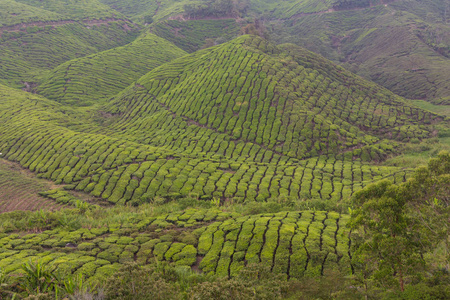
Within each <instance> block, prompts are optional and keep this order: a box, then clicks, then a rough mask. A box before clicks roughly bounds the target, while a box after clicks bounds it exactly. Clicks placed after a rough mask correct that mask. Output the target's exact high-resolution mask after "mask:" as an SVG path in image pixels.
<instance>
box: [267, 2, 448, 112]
mask: <svg viewBox="0 0 450 300" xmlns="http://www.w3.org/2000/svg"><path fill="white" fill-rule="evenodd" d="M406 2H408V3H406ZM418 2H419V1H395V2H393V3H389V4H386V5H379V6H375V7H372V8H367V9H362V10H347V11H345V10H344V11H334V12H325V13H318V14H302V15H298V16H294V17H292V18H290V19H287V20H284V21H281V22H279V21H277V22H274V23H273V25H268V28H269V29H270V30H271V32H272V33H273V35H272V36H273V38H274V39H275V40H276V41H277V42H278V43H283V42H287V41H289V42H294V43H296V44H298V45H301V46H303V47H306V48H308V49H309V50H311V51H314V52H317V53H320V54H322V55H324V56H325V57H327V58H329V59H332V60H334V61H336V62H339V63H340V64H342V65H343V66H344V67H346V68H347V69H349V70H351V71H353V72H355V73H356V74H359V75H362V76H363V77H365V78H368V79H370V80H372V81H375V82H377V83H379V84H380V85H382V86H384V87H386V88H388V89H390V90H391V91H393V92H395V93H397V94H399V95H401V96H404V97H406V98H411V99H425V100H428V101H433V102H436V103H442V104H443V103H448V97H449V96H450V90H449V87H448V84H447V82H448V80H449V78H448V74H449V73H448V72H447V70H448V69H449V68H450V58H449V55H448V49H449V46H450V39H449V36H448V34H446V32H448V31H449V30H450V27H449V26H448V24H446V23H445V22H443V21H442V19H439V18H438V17H439V15H438V14H437V12H436V13H435V14H432V13H430V14H428V15H426V16H423V14H420V9H419V8H422V9H424V10H425V11H433V10H432V9H427V8H424V7H423V6H425V5H426V4H427V3H430V2H427V1H425V3H422V2H421V3H420V4H419V3H418ZM414 13H417V15H416V14H414ZM268 24H270V22H268ZM271 26H273V27H271Z"/></svg>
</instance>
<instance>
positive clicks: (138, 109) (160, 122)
mask: <svg viewBox="0 0 450 300" xmlns="http://www.w3.org/2000/svg"><path fill="white" fill-rule="evenodd" d="M199 87H200V89H199ZM133 90H137V91H136V92H134V91H133ZM130 93H131V95H130ZM134 94H136V95H134ZM138 95H139V96H138ZM133 98H137V100H135V101H130V100H131V99H133ZM106 112H108V113H111V114H115V115H117V116H118V119H117V118H113V121H111V126H110V127H109V128H110V129H113V130H115V131H117V134H120V135H126V134H127V133H128V132H129V133H130V136H132V137H133V140H135V141H139V142H145V141H147V140H148V141H151V143H152V144H153V145H158V146H159V145H165V146H169V145H171V143H172V142H171V141H170V140H167V138H166V137H165V135H166V134H162V133H163V132H166V133H167V134H169V132H170V135H171V136H174V137H175V136H176V135H177V134H183V140H184V142H183V144H186V143H187V144H188V145H189V144H191V143H193V144H196V143H197V142H198V139H201V138H202V136H203V135H205V134H206V135H209V134H218V135H220V136H223V139H225V140H227V141H230V142H232V143H241V142H243V143H247V142H251V143H253V144H254V145H255V146H257V147H262V151H265V150H269V151H271V153H272V154H274V155H277V154H278V155H282V156H288V157H292V158H297V159H303V158H308V157H312V156H316V155H320V154H330V153H336V151H338V152H341V151H342V152H345V151H348V150H349V149H350V148H353V147H356V148H360V147H362V146H369V145H374V144H378V143H380V142H381V140H382V139H384V138H389V139H397V140H400V141H408V140H409V139H412V138H420V139H421V138H425V137H427V136H428V133H427V132H426V131H423V129H422V128H419V127H416V125H418V124H419V123H422V122H423V123H424V124H425V123H427V122H430V121H431V119H432V118H433V117H432V116H431V115H428V114H425V115H422V113H421V112H419V110H417V109H416V108H414V107H410V106H408V105H407V104H406V103H405V102H404V101H403V100H402V99H401V98H399V97H396V96H395V95H393V94H392V93H389V92H387V91H386V90H383V89H380V88H379V87H377V86H376V85H374V84H371V83H369V82H367V81H363V80H361V79H360V78H358V77H355V76H354V75H352V74H351V73H349V72H346V71H345V70H344V69H342V68H340V67H337V66H335V65H332V64H330V63H329V62H328V61H326V60H324V59H323V58H321V57H319V56H317V55H314V54H313V53H311V52H308V51H306V50H304V49H302V48H299V47H296V46H293V45H286V46H283V47H279V48H277V47H274V46H273V45H271V44H268V43H267V42H265V41H264V40H263V39H261V38H256V37H248V36H244V37H241V38H238V39H236V40H233V41H232V42H230V43H227V44H224V45H221V46H218V47H215V48H211V49H208V50H206V51H200V52H197V53H194V54H193V55H190V56H185V57H183V58H180V59H178V60H175V61H174V62H171V63H169V64H167V65H165V66H163V67H161V68H158V69H155V70H154V71H152V72H150V73H149V74H147V75H146V76H144V77H143V78H141V79H140V80H139V81H138V82H137V85H136V86H135V87H130V89H128V91H126V92H124V93H123V95H122V96H119V97H118V98H117V99H116V100H115V101H113V102H112V104H111V105H110V106H109V108H107V110H106ZM144 112H146V113H144ZM170 115H172V119H173V121H172V122H171V126H167V123H166V122H167V117H168V116H170ZM137 124H140V125H139V126H137ZM189 127H191V128H197V129H196V130H194V131H192V130H187V128H189ZM198 130H200V131H198ZM185 131H187V132H189V133H188V134H187V135H186V134H185V133H184V132H185ZM178 132H179V133H178ZM221 140H222V138H221V139H220V140H219V141H217V142H218V144H220V143H221V142H222V141H221ZM159 141H161V142H159ZM217 146H218V145H217ZM174 147H178V146H174ZM212 148H213V149H216V148H217V147H216V145H214V142H213V145H212ZM233 148H234V147H233ZM204 151H205V152H209V151H206V150H204ZM242 155H244V154H243V153H241V155H237V157H236V159H238V157H241V156H242ZM269 157H272V155H269ZM268 161H270V159H269V160H268Z"/></svg>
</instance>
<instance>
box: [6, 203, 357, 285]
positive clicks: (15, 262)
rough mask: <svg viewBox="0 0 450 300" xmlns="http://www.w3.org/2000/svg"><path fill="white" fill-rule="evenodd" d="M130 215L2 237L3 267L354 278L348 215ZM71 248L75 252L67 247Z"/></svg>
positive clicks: (97, 276) (90, 273)
mask: <svg viewBox="0 0 450 300" xmlns="http://www.w3.org/2000/svg"><path fill="white" fill-rule="evenodd" d="M144 211H145V210H144ZM119 215H120V213H119ZM128 215H129V216H132V218H133V222H132V223H123V222H122V221H121V220H119V219H116V220H114V218H111V216H108V217H106V216H102V217H98V216H97V217H96V218H95V219H94V220H90V221H88V220H85V221H87V222H90V223H92V222H94V224H95V222H102V220H105V221H109V222H111V223H109V224H107V225H106V226H102V227H100V228H91V229H87V228H79V229H77V230H74V229H72V230H70V231H67V230H65V229H64V228H62V227H59V226H56V228H55V229H52V230H47V231H43V232H41V233H37V234H27V235H24V236H20V235H18V234H4V233H3V234H2V233H0V245H1V249H2V250H1V251H0V258H1V259H0V268H2V269H4V270H5V272H7V273H11V274H19V273H20V272H22V271H21V267H22V262H23V258H24V256H26V257H27V259H29V260H30V259H31V260H36V259H41V260H43V261H45V263H47V264H50V265H54V266H57V267H58V269H59V270H60V271H61V272H69V273H74V274H83V275H84V276H85V278H87V279H90V280H105V279H106V277H107V276H111V274H113V273H114V272H117V270H118V268H119V267H120V266H121V264H125V263H127V262H137V263H139V264H148V263H151V262H152V261H154V260H158V261H168V262H173V263H174V264H175V265H176V266H186V267H194V268H198V269H199V270H202V271H203V272H206V273H212V274H217V275H218V276H220V277H226V276H229V275H232V276H233V275H236V274H238V272H239V271H240V270H241V269H242V268H244V266H245V265H246V264H252V263H263V264H267V265H269V266H270V268H271V270H272V271H273V272H276V273H281V274H284V275H285V276H286V277H288V278H289V277H292V278H302V277H315V276H320V274H323V272H324V271H325V272H327V271H328V270H332V269H340V270H342V272H343V274H350V273H351V268H350V257H349V255H350V252H349V231H348V229H346V226H345V225H346V223H347V221H348V216H345V215H343V216H341V215H339V214H337V213H328V212H322V211H316V212H312V211H301V212H282V213H275V214H263V215H251V216H241V215H240V214H238V213H227V212H223V211H221V210H218V209H208V210H206V209H188V210H185V211H176V212H173V213H170V214H162V215H158V216H151V217H146V216H145V214H144V213H128ZM55 217H56V216H55ZM0 218H1V216H0ZM47 218H51V215H48V216H47ZM81 218H82V217H81ZM80 221H81V220H80ZM94 224H91V225H94ZM69 243H71V244H73V245H76V246H75V247H73V248H67V247H66V245H67V244H69Z"/></svg>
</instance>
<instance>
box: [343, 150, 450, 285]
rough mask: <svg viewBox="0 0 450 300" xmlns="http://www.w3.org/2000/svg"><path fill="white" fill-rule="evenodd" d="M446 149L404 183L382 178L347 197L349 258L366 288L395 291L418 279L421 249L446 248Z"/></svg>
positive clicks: (449, 169) (449, 176) (449, 175)
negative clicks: (351, 251)
mask: <svg viewBox="0 0 450 300" xmlns="http://www.w3.org/2000/svg"><path fill="white" fill-rule="evenodd" d="M449 195H450V154H449V153H448V152H442V153H440V154H439V155H438V157H437V158H435V159H431V160H430V162H429V164H428V166H427V167H420V168H418V169H417V170H416V171H415V173H414V175H413V176H412V178H411V179H409V180H408V181H407V182H405V183H403V184H400V185H394V184H393V183H391V182H390V181H387V180H383V181H380V182H378V183H375V184H372V185H370V186H367V187H366V188H364V189H363V190H361V191H359V192H357V193H356V194H355V195H354V197H353V198H352V203H353V205H354V210H353V211H352V212H351V222H350V226H351V228H352V230H353V238H354V241H355V242H356V246H355V252H354V258H353V263H354V266H355V267H356V268H357V272H356V273H357V274H358V275H357V277H359V279H360V280H361V282H362V283H363V285H364V287H365V290H366V291H367V290H369V289H370V285H371V284H374V285H376V286H379V287H382V288H383V289H386V287H393V286H398V288H399V289H400V291H402V292H403V291H404V290H405V285H406V284H407V283H409V282H412V280H413V279H420V276H421V274H420V272H421V271H422V270H423V269H424V268H426V267H430V266H427V265H426V261H425V259H424V255H425V253H427V252H429V251H432V250H434V249H435V248H436V247H437V246H438V245H443V247H444V248H445V249H446V260H447V266H446V267H447V268H448V259H449V256H448V249H449V241H448V237H449V233H450V232H449V221H450V219H449V216H450V211H449Z"/></svg>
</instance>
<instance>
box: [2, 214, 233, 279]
mask: <svg viewBox="0 0 450 300" xmlns="http://www.w3.org/2000/svg"><path fill="white" fill-rule="evenodd" d="M231 217H237V215H235V214H231V213H226V212H222V211H220V210H214V209H210V210H196V209H190V210H186V211H183V212H175V213H171V214H168V215H162V216H158V217H144V216H140V215H138V214H136V215H134V216H133V218H132V219H130V218H129V219H128V221H127V222H126V223H122V222H116V223H114V222H113V223H107V224H101V225H99V226H98V227H96V228H90V229H88V228H80V229H77V230H72V231H68V230H65V229H62V228H57V229H54V230H47V231H44V232H41V233H36V234H26V235H19V234H0V268H2V269H3V270H4V271H5V272H6V273H14V272H21V271H20V268H21V266H22V264H23V263H24V262H28V261H29V260H38V259H42V260H43V261H44V262H46V263H49V264H53V265H56V266H57V267H58V270H59V271H60V272H69V273H75V274H76V273H81V274H83V276H86V277H103V276H107V275H110V274H111V273H113V272H114V271H115V270H117V269H118V268H119V267H120V264H123V263H126V262H132V261H136V262H138V263H140V264H146V263H149V262H150V261H154V260H159V261H162V260H166V261H169V262H173V263H175V264H176V265H184V266H192V265H194V264H195V263H196V261H197V249H196V246H197V243H198V241H197V240H198V236H199V235H200V234H201V232H202V231H203V227H202V226H203V224H208V223H211V222H215V221H221V220H225V219H228V218H231Z"/></svg>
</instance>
